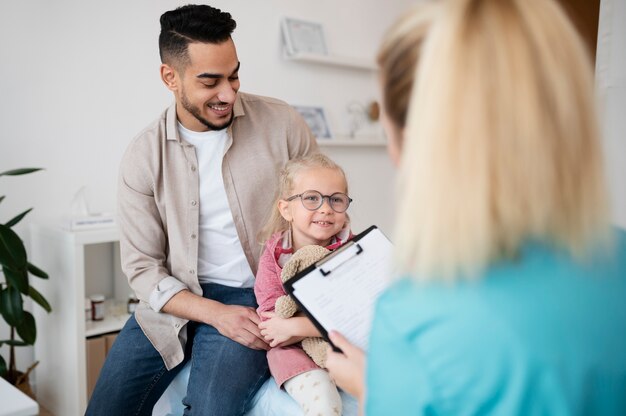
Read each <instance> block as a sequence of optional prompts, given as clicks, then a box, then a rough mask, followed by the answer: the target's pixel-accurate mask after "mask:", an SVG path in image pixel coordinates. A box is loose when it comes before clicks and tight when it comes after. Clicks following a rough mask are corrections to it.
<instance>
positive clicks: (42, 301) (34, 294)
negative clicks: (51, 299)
mask: <svg viewBox="0 0 626 416" xmlns="http://www.w3.org/2000/svg"><path fill="white" fill-rule="evenodd" d="M28 296H30V297H31V299H32V300H33V301H35V302H37V303H38V304H39V306H41V307H42V308H44V309H45V310H46V312H48V313H50V312H52V308H51V307H50V304H49V303H48V301H47V300H46V298H44V297H43V295H42V294H41V293H39V292H38V291H37V289H35V288H34V287H32V286H31V287H29V288H28Z"/></svg>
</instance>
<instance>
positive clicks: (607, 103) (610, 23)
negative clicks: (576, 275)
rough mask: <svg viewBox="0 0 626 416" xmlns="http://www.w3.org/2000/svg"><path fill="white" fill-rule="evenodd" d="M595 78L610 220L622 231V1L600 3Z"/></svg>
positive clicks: (625, 57)
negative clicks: (602, 135) (609, 189)
mask: <svg viewBox="0 0 626 416" xmlns="http://www.w3.org/2000/svg"><path fill="white" fill-rule="evenodd" d="M596 78H597V84H598V89H599V94H600V100H601V123H602V128H603V133H604V146H605V158H606V167H607V174H608V179H609V184H610V187H611V196H612V199H613V201H612V209H613V219H614V221H615V223H616V224H618V225H619V226H621V227H622V228H626V181H625V179H626V1H623V0H602V2H601V3H600V29H599V33H598V52H597V62H596Z"/></svg>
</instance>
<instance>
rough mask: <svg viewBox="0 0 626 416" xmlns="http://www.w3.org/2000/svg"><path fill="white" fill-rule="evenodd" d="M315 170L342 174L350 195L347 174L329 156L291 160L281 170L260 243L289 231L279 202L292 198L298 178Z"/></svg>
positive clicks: (320, 155) (315, 154) (316, 154)
mask: <svg viewBox="0 0 626 416" xmlns="http://www.w3.org/2000/svg"><path fill="white" fill-rule="evenodd" d="M315 168H326V169H333V170H336V171H337V173H339V174H341V176H342V177H343V179H344V182H345V184H346V189H345V192H346V194H347V193H348V181H347V179H346V174H345V172H344V171H343V169H342V168H341V166H339V165H338V164H337V163H335V162H334V161H333V160H331V159H330V158H329V157H328V156H326V155H323V154H322V153H314V154H312V155H309V156H302V157H298V158H295V159H291V160H290V161H288V162H287V163H286V164H285V166H284V167H283V168H282V169H281V171H280V174H279V176H278V192H277V197H276V200H275V202H274V205H273V206H272V211H271V212H270V215H269V218H268V220H267V221H266V223H265V226H263V229H261V232H260V233H259V238H258V240H259V242H260V243H261V244H264V243H265V241H267V240H268V239H269V238H270V237H271V236H272V234H274V233H276V232H278V231H285V230H288V229H289V223H288V222H287V220H285V219H284V218H283V216H282V215H280V211H279V210H278V202H279V201H280V200H281V199H287V198H289V197H290V196H291V194H292V193H293V191H294V183H295V181H296V178H297V176H298V175H299V174H300V173H301V172H302V171H303V170H306V169H315Z"/></svg>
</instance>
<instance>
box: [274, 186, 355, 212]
mask: <svg viewBox="0 0 626 416" xmlns="http://www.w3.org/2000/svg"><path fill="white" fill-rule="evenodd" d="M296 198H300V202H302V206H303V207H304V208H306V209H308V210H309V211H315V210H317V209H319V207H321V206H322V205H324V198H328V205H330V207H331V208H332V209H333V211H335V212H338V213H342V212H346V210H347V209H348V207H349V206H350V203H351V202H352V198H349V197H348V195H346V194H344V193H341V192H335V193H334V194H332V195H322V193H321V192H318V191H304V192H302V193H301V194H298V195H293V196H290V197H289V198H287V199H286V200H285V201H293V200H294V199H296Z"/></svg>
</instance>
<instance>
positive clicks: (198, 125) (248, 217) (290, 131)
mask: <svg viewBox="0 0 626 416" xmlns="http://www.w3.org/2000/svg"><path fill="white" fill-rule="evenodd" d="M235 26H236V23H235V21H234V20H233V19H232V18H231V16H230V14H229V13H224V12H222V11H220V10H217V9H215V8H212V7H210V6H206V5H198V6H196V5H188V6H184V7H180V8H178V9H176V10H172V11H169V12H166V13H164V14H163V15H162V16H161V35H160V37H159V50H160V54H161V61H162V65H161V78H162V80H163V82H164V84H165V86H166V87H167V88H168V89H169V90H170V91H172V92H173V94H174V97H175V104H174V105H172V106H171V107H170V108H168V109H167V110H165V112H164V113H163V114H162V115H161V116H160V117H159V118H158V119H157V120H156V121H155V122H154V123H152V124H151V125H150V126H148V127H147V128H146V129H145V130H144V131H143V132H141V133H140V134H139V135H138V136H137V137H136V138H135V139H134V140H133V141H132V143H131V144H130V146H129V148H128V150H127V152H126V154H125V156H124V158H123V161H122V164H121V168H120V178H119V195H118V200H119V201H118V203H119V207H118V216H119V224H120V231H121V239H120V249H121V258H122V268H123V270H124V272H125V273H126V275H127V276H128V279H129V282H130V285H131V287H132V288H133V290H134V291H135V292H136V293H137V296H138V297H139V299H140V300H141V303H140V305H139V306H138V308H137V310H136V312H135V314H134V316H133V317H131V318H130V319H129V321H128V322H127V324H126V325H125V327H124V328H123V329H122V331H121V332H120V334H119V336H118V338H117V340H116V342H115V344H114V345H113V348H112V349H111V351H110V352H109V355H108V357H107V361H106V363H105V365H104V367H103V369H102V371H101V373H100V378H99V380H98V383H97V385H96V387H95V390H94V393H93V395H92V398H91V401H90V403H89V406H88V409H87V414H89V415H100V414H101V415H107V416H110V415H123V414H128V415H130V414H132V415H150V414H151V412H152V407H153V406H154V404H155V403H156V401H157V400H158V398H159V397H160V395H161V394H162V393H163V391H164V390H165V388H166V387H167V385H168V384H169V382H170V381H171V380H172V379H173V378H174V376H175V375H176V374H177V372H178V371H179V370H180V369H181V367H182V366H183V364H184V363H185V362H187V361H188V360H190V361H191V373H190V379H189V386H188V389H187V396H186V397H185V399H184V401H183V402H184V404H185V406H186V409H187V410H186V412H189V413H192V414H207V415H241V414H243V413H244V412H245V411H246V410H247V407H248V405H249V403H250V401H251V399H252V397H253V396H254V394H255V392H256V391H257V390H258V388H259V387H260V386H261V384H262V383H263V382H264V381H265V379H266V378H267V377H268V371H267V362H266V358H265V350H266V349H267V348H268V346H267V344H266V343H265V342H264V340H263V338H262V336H261V335H260V333H259V329H258V327H257V324H258V323H259V318H258V316H257V315H256V313H255V307H256V302H255V299H254V293H253V289H252V287H253V284H254V272H256V268H257V264H258V259H259V254H260V249H259V247H260V246H257V245H256V235H257V233H258V232H259V230H260V229H261V227H262V225H263V224H262V222H263V221H264V219H265V217H266V214H267V213H268V212H269V210H270V205H271V203H272V198H273V197H274V191H275V183H276V182H277V178H278V170H279V169H280V168H281V167H282V165H283V164H284V163H285V162H286V161H287V160H288V159H290V158H293V157H296V156H300V155H303V154H308V153H311V152H315V151H317V145H316V143H315V140H314V138H313V136H312V134H311V132H310V130H309V129H308V128H307V127H306V124H305V123H304V121H303V120H302V119H301V118H300V117H299V116H298V115H297V113H296V112H295V111H294V110H293V109H291V108H290V107H289V106H288V105H287V104H285V103H284V102H281V101H278V100H274V99H270V98H264V97H258V96H253V95H248V94H244V93H239V92H238V90H239V77H238V72H239V67H240V63H239V60H238V58H237V52H236V49H235V45H234V43H233V41H232V39H231V34H232V32H233V30H234V29H235ZM186 414H187V413H186Z"/></svg>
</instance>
